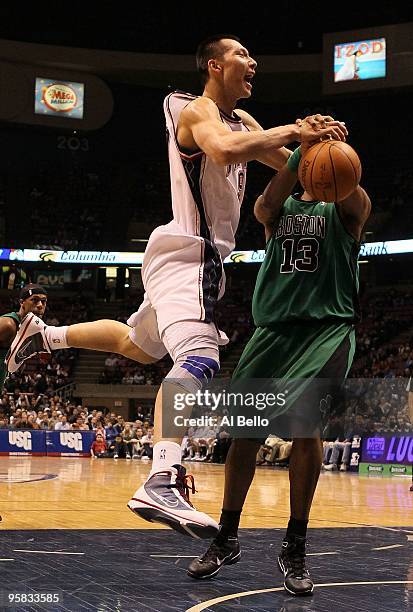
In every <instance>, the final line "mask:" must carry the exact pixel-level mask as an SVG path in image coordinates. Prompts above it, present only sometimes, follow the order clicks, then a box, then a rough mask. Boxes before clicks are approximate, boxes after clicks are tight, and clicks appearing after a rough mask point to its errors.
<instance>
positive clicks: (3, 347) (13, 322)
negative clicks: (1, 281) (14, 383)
mask: <svg viewBox="0 0 413 612" xmlns="http://www.w3.org/2000/svg"><path fill="white" fill-rule="evenodd" d="M19 297H20V308H19V310H18V311H17V312H7V313H6V314H4V315H0V391H2V390H3V385H4V381H5V380H6V376H7V368H6V364H5V363H4V359H5V357H6V354H7V352H8V350H9V348H10V345H11V343H12V342H13V340H14V338H15V337H16V334H17V330H18V329H19V327H20V323H21V321H22V319H24V317H25V316H26V315H27V314H28V313H29V312H33V313H34V314H35V315H37V316H38V317H40V318H43V315H44V312H45V310H46V303H47V291H46V289H44V288H43V287H41V286H40V285H35V284H29V285H26V286H25V287H23V289H22V290H21V291H20V296H19Z"/></svg>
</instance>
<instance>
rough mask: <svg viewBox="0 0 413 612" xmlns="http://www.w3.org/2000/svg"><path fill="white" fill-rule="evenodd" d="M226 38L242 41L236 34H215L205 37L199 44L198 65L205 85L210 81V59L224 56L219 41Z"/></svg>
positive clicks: (197, 52)
mask: <svg viewBox="0 0 413 612" xmlns="http://www.w3.org/2000/svg"><path fill="white" fill-rule="evenodd" d="M224 38H229V39H230V40H236V41H237V42H241V40H240V38H239V37H238V36H235V35H234V34H215V36H208V38H205V40H203V41H202V42H200V43H199V45H198V48H197V50H196V67H197V70H198V72H199V74H200V75H201V81H202V84H203V85H205V83H206V82H207V81H208V76H209V74H208V62H209V60H210V59H213V58H215V57H220V56H222V50H221V49H220V47H219V43H220V42H221V40H223V39H224Z"/></svg>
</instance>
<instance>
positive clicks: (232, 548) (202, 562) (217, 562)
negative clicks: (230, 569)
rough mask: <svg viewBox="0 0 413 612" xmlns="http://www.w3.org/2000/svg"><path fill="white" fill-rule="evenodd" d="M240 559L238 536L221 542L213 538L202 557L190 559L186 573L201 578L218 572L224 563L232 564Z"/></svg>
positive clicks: (210, 576) (209, 576)
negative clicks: (218, 542)
mask: <svg viewBox="0 0 413 612" xmlns="http://www.w3.org/2000/svg"><path fill="white" fill-rule="evenodd" d="M240 559H241V551H240V547H239V542H238V538H228V539H227V540H225V542H223V543H222V544H217V542H216V540H214V541H213V542H212V544H211V546H210V547H209V548H208V550H207V551H206V553H205V554H204V555H202V557H198V558H197V559H194V560H193V561H191V563H190V565H189V567H188V570H187V574H188V576H191V578H196V579H197V580H202V579H205V578H212V576H215V575H216V574H218V572H219V570H220V569H221V567H222V566H224V565H233V564H234V563H237V561H239V560H240Z"/></svg>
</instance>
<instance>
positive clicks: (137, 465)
mask: <svg viewBox="0 0 413 612" xmlns="http://www.w3.org/2000/svg"><path fill="white" fill-rule="evenodd" d="M186 467H187V469H188V471H190V472H191V473H192V474H193V475H194V477H195V484H196V488H197V491H198V492H197V493H196V494H195V495H194V496H193V498H192V500H193V502H194V504H195V505H196V507H197V508H199V509H200V510H203V511H204V512H207V513H208V514H210V515H211V516H212V517H214V518H215V519H217V520H218V519H219V515H220V509H221V500H222V491H223V482H224V466H222V465H211V464H202V463H187V464H186ZM149 470H150V466H149V464H145V463H143V462H141V461H128V462H127V461H126V460H124V459H119V460H117V461H114V460H112V459H95V460H92V459H83V458H43V457H21V458H19V457H0V515H1V516H2V519H3V520H2V522H1V523H0V529H18V530H20V529H22V530H23V529H29V530H33V529H145V528H151V529H153V528H160V529H162V528H163V527H162V526H159V527H156V526H155V525H153V524H149V523H146V522H145V521H143V520H141V519H139V518H138V517H136V516H135V515H134V514H133V513H132V512H130V510H128V508H127V507H126V503H127V501H128V500H129V498H130V497H131V495H132V494H133V493H134V491H135V490H136V488H137V487H138V486H139V485H140V484H141V483H142V482H144V480H145V479H146V476H147V474H148V473H149ZM409 486H410V479H409V478H406V477H392V478H386V477H382V476H359V475H358V474H350V473H330V472H328V473H325V472H324V473H322V474H321V477H320V482H319V485H318V489H317V492H316V497H315V500H314V504H313V509H312V514H311V517H310V527H313V528H323V527H337V528H345V527H353V528H354V527H357V526H368V525H374V526H378V525H380V526H383V527H396V526H406V525H411V524H412V517H413V512H412V510H413V493H411V492H409ZM288 500H289V483H288V471H287V470H284V469H273V468H269V467H268V468H267V467H259V468H257V472H256V476H255V480H254V483H253V485H252V487H251V490H250V493H249V496H248V499H247V504H246V506H245V510H244V513H243V516H242V519H241V527H244V528H270V527H285V526H286V523H287V521H288V516H289V504H288Z"/></svg>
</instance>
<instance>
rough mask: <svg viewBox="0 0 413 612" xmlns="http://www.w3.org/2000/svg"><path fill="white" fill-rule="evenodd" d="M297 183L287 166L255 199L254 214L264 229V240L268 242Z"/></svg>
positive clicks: (294, 173)
mask: <svg viewBox="0 0 413 612" xmlns="http://www.w3.org/2000/svg"><path fill="white" fill-rule="evenodd" d="M296 182H297V173H296V172H292V171H291V170H290V169H289V167H288V166H287V164H284V166H283V167H282V168H281V170H280V171H279V172H278V173H277V174H276V175H275V176H274V177H273V178H272V179H271V181H270V182H269V183H268V185H267V187H266V188H265V190H264V193H263V194H262V195H260V196H259V197H258V198H257V201H256V202H255V206H254V214H255V217H256V219H257V221H259V222H260V223H262V224H263V225H264V228H265V239H266V240H269V239H270V237H271V235H272V232H273V229H274V225H275V224H276V222H277V220H278V217H279V214H280V211H281V208H282V206H283V204H284V202H285V200H286V199H287V198H288V196H289V195H290V193H291V192H292V190H293V189H294V185H295V184H296Z"/></svg>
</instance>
